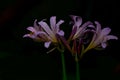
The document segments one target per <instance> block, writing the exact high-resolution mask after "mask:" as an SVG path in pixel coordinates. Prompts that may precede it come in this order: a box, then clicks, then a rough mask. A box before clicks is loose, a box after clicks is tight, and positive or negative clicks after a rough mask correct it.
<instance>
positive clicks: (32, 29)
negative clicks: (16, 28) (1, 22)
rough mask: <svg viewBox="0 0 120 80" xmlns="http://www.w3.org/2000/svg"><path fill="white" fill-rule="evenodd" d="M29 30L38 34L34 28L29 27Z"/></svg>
mask: <svg viewBox="0 0 120 80" xmlns="http://www.w3.org/2000/svg"><path fill="white" fill-rule="evenodd" d="M27 30H29V31H31V32H36V30H35V28H33V27H27Z"/></svg>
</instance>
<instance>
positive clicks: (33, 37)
mask: <svg viewBox="0 0 120 80" xmlns="http://www.w3.org/2000/svg"><path fill="white" fill-rule="evenodd" d="M25 37H29V38H32V39H35V38H36V36H35V35H30V34H25V35H24V36H23V38H25Z"/></svg>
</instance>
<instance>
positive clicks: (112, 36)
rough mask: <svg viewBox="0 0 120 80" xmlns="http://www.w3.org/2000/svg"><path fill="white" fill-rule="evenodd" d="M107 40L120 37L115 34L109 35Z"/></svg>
mask: <svg viewBox="0 0 120 80" xmlns="http://www.w3.org/2000/svg"><path fill="white" fill-rule="evenodd" d="M106 38H107V40H110V39H116V40H117V39H118V37H116V36H114V35H108V36H107V37H106Z"/></svg>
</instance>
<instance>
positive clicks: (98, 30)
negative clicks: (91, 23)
mask: <svg viewBox="0 0 120 80" xmlns="http://www.w3.org/2000/svg"><path fill="white" fill-rule="evenodd" d="M95 24H96V33H100V32H101V24H100V23H99V22H98V21H95Z"/></svg>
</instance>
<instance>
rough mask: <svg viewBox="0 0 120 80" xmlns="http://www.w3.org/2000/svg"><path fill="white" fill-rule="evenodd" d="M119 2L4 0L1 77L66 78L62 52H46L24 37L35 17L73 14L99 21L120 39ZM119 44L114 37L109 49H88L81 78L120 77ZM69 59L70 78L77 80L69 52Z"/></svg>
mask: <svg viewBox="0 0 120 80" xmlns="http://www.w3.org/2000/svg"><path fill="white" fill-rule="evenodd" d="M118 5H119V3H118V2H117V1H116V0H112V1H110V0H0V80H62V78H61V77H62V75H61V74H62V69H61V60H60V59H61V58H60V54H59V53H58V52H57V51H54V52H52V53H50V54H46V51H48V49H46V48H44V46H43V43H37V42H34V41H33V40H31V39H29V38H23V37H22V36H23V35H24V34H26V33H28V32H27V30H26V28H27V27H28V26H32V25H33V22H34V20H35V19H38V20H42V19H44V18H47V19H48V20H49V18H50V17H51V16H57V18H58V19H64V20H66V21H67V20H69V15H71V14H72V15H78V16H81V17H82V18H83V22H85V21H88V20H91V21H96V20H97V21H99V22H100V23H101V25H102V27H103V28H104V27H110V28H111V29H112V31H111V34H114V35H116V36H118V38H120V37H119V36H120V31H119V27H120V26H119V6H118ZM67 24H68V23H66V24H65V25H63V27H62V28H63V29H64V30H65V31H66V35H67V33H68V32H69V30H70V29H71V28H69V27H66V25H67ZM119 44H120V40H117V41H115V40H111V41H109V46H108V47H107V48H106V49H105V50H103V51H95V50H91V51H89V52H87V53H86V54H85V55H84V57H83V58H82V59H81V61H80V78H81V80H119V79H120V53H119V49H120V48H119V47H120V45H119ZM65 59H66V69H67V74H68V77H69V79H68V80H75V63H74V59H73V57H72V56H71V54H70V53H69V52H68V51H66V54H65Z"/></svg>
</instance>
